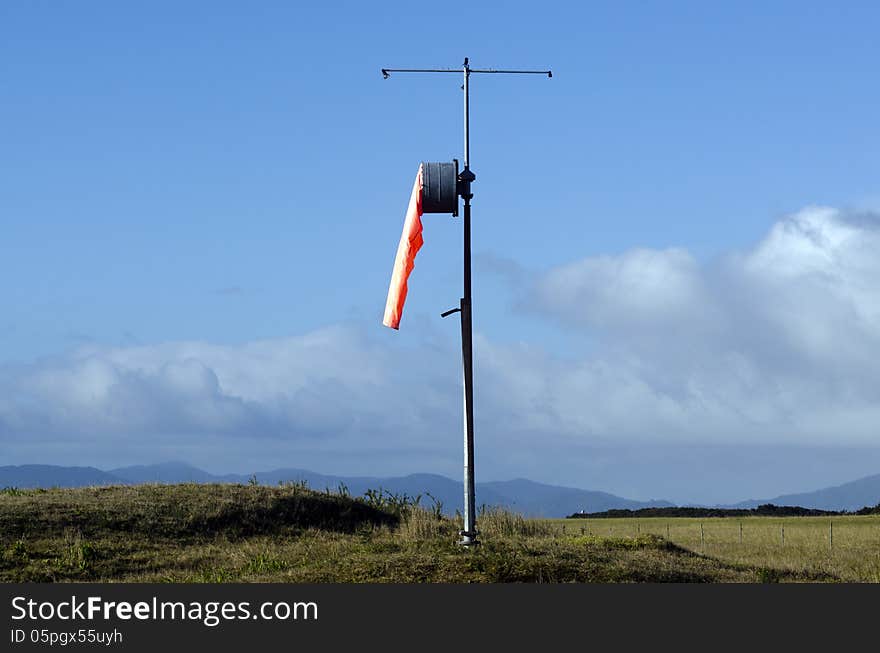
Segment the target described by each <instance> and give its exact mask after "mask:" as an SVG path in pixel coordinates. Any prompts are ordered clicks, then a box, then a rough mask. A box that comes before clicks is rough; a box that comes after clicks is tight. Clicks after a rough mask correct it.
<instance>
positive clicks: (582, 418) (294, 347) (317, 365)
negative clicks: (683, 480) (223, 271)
mask: <svg viewBox="0 0 880 653" xmlns="http://www.w3.org/2000/svg"><path fill="white" fill-rule="evenodd" d="M877 252H880V218H878V216H876V215H871V214H849V213H845V212H842V211H839V210H835V209H831V208H821V207H814V208H807V209H804V210H802V211H800V212H798V213H797V214H794V215H792V216H789V217H787V218H786V219H784V220H781V221H780V222H779V223H777V224H776V225H774V226H773V228H772V229H771V230H770V232H769V233H768V234H767V235H766V236H765V237H764V238H763V239H762V240H761V241H760V242H758V243H757V244H756V245H755V246H754V247H752V248H751V249H749V250H747V251H743V252H730V253H728V254H727V255H725V256H723V257H721V258H720V259H718V260H715V261H712V262H709V263H705V262H700V261H698V260H696V259H695V258H694V257H693V256H692V255H691V254H690V253H689V252H688V251H686V250H684V249H664V250H656V249H633V250H630V251H627V252H624V253H622V254H619V255H613V256H612V255H609V256H599V257H590V258H585V259H582V260H579V261H574V262H571V263H568V264H565V265H561V266H559V267H555V268H553V269H549V270H545V271H543V272H540V273H536V274H531V275H526V283H525V284H523V285H519V286H518V287H517V289H516V291H515V292H517V293H519V295H518V297H517V301H518V302H520V303H522V304H523V305H527V306H530V307H531V308H532V310H534V311H536V314H538V315H540V316H543V317H544V318H546V319H548V320H550V321H552V322H553V323H555V324H557V325H559V326H560V328H562V329H565V330H566V331H567V332H568V334H569V337H572V338H581V337H582V338H584V339H585V340H586V341H588V342H590V343H591V344H590V347H589V353H588V354H585V355H582V356H578V357H574V356H572V357H564V356H558V355H556V356H553V355H550V354H549V353H548V352H547V351H546V350H545V349H544V348H543V347H542V346H541V344H540V343H530V344H516V345H509V344H498V343H495V342H493V341H492V339H491V338H487V337H484V336H482V335H478V336H477V340H476V343H475V352H476V354H475V355H476V375H477V393H478V401H479V403H478V406H477V427H478V429H479V432H480V436H481V447H484V448H486V449H493V448H494V449H496V450H499V451H500V450H502V449H515V448H516V447H518V446H520V447H532V448H534V447H535V446H536V443H539V444H540V446H541V447H550V448H554V450H557V451H563V452H564V451H565V450H566V447H577V446H584V445H597V444H602V443H611V442H613V443H618V444H620V443H630V444H632V446H638V445H639V443H643V444H650V445H656V444H661V443H665V442H676V443H688V442H690V443H699V444H701V445H705V444H712V443H717V444H737V443H750V444H768V445H780V444H810V445H817V444H818V445H823V444H834V445H840V444H852V445H872V444H875V443H876V442H877V440H878V435H880V434H878V425H880V371H878V370H880V368H878V366H877V365H876V363H875V361H876V360H877V359H878V355H880V256H878V255H877ZM377 324H378V323H377ZM376 329H377V332H376V333H372V332H368V331H366V330H365V329H363V328H361V327H358V326H355V325H339V326H331V327H327V328H325V329H321V330H319V331H315V332H312V333H308V334H305V335H300V336H295V337H289V338H282V339H274V340H264V341H258V342H251V343H245V344H238V345H220V344H210V343H203V342H170V343H164V344H157V345H145V346H136V347H95V346H90V347H83V348H80V349H77V350H75V351H73V352H70V353H68V354H65V355H63V356H59V357H55V358H51V359H44V360H40V361H36V362H34V363H32V364H29V365H15V366H11V365H7V366H4V367H0V447H2V448H3V449H5V450H6V451H7V452H15V451H17V450H20V449H22V447H24V446H26V445H27V446H30V447H31V448H32V449H31V450H33V447H39V446H45V447H49V446H50V443H52V446H56V445H58V443H68V444H71V445H76V446H78V447H81V448H83V449H84V450H89V449H90V448H91V449H95V450H97V449H98V448H100V447H106V446H108V443H112V446H114V447H116V448H124V447H126V446H132V445H133V444H134V443H138V446H144V443H145V442H146V443H148V444H149V443H150V442H154V443H157V446H158V444H162V443H164V444H165V445H169V446H171V445H173V444H174V443H178V444H184V443H186V444H190V445H192V446H205V447H211V446H220V445H221V443H222V446H223V447H226V448H228V451H229V453H230V455H233V456H234V455H239V454H240V453H241V452H243V451H246V450H247V448H248V447H253V446H262V447H268V448H269V449H270V450H271V447H272V446H275V445H274V443H282V442H283V443H285V446H291V444H293V445H295V446H301V447H303V448H312V449H321V450H323V451H329V452H343V451H345V452H350V453H351V452H354V453H356V452H360V451H363V452H366V451H370V450H378V449H389V450H390V449H409V450H411V451H424V452H427V453H425V454H424V458H423V460H422V462H419V463H415V464H416V465H418V466H419V467H420V468H423V469H430V468H431V463H430V461H431V460H432V458H431V456H432V455H433V453H431V452H435V451H437V450H438V449H440V448H441V444H442V448H449V442H448V439H449V434H450V433H457V432H458V430H459V429H460V424H461V421H460V420H461V417H460V401H461V398H460V397H461V389H460V371H459V366H458V343H457V341H453V340H450V341H442V342H439V343H438V342H436V341H433V340H430V339H427V338H426V339H425V340H424V341H423V342H421V343H420V344H415V345H406V346H401V345H400V344H399V340H395V339H393V338H390V337H386V334H380V333H378V329H379V327H378V326H377V327H376ZM41 443H45V444H41ZM255 443H257V444H255ZM458 453H459V452H458V450H457V449H456V448H455V447H453V448H452V454H454V455H457V454H458ZM196 462H198V461H196ZM281 464H283V463H281Z"/></svg>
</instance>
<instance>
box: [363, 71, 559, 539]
mask: <svg viewBox="0 0 880 653" xmlns="http://www.w3.org/2000/svg"><path fill="white" fill-rule="evenodd" d="M381 70H382V77H384V78H385V79H388V78H389V77H390V76H391V73H462V74H463V75H464V86H463V89H464V170H463V171H462V172H461V174H459V176H458V182H459V183H458V194H459V195H460V196H461V197H462V199H463V200H464V212H463V217H464V225H463V226H464V289H463V292H462V295H463V297H462V298H461V303H460V304H459V306H460V308H459V309H458V310H459V311H460V312H461V358H462V372H463V376H464V384H463V385H464V529H463V530H462V531H461V532H460V535H461V541H460V542H459V543H460V544H463V545H465V546H471V545H474V544H478V542H477V526H476V501H475V497H474V361H473V316H472V313H471V199H472V198H473V193H472V192H471V183H472V182H473V181H474V180H475V179H476V175H474V173H473V172H472V171H471V168H470V161H471V143H470V88H469V81H470V75H471V73H489V74H513V75H546V76H547V77H553V73H552V72H551V71H549V70H495V69H474V68H471V67H470V65H469V64H468V58H467V57H465V59H464V64H463V66H462V68H460V69H456V68H382V69H381ZM455 310H456V309H452V310H449V311H446V312H445V313H441V315H442V316H443V317H446V316H447V315H450V314H452V313H454V312H455Z"/></svg>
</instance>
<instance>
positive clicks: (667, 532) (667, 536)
mask: <svg viewBox="0 0 880 653" xmlns="http://www.w3.org/2000/svg"><path fill="white" fill-rule="evenodd" d="M666 539H667V540H668V539H669V523H667V524H666Z"/></svg>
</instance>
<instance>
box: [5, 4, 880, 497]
mask: <svg viewBox="0 0 880 653" xmlns="http://www.w3.org/2000/svg"><path fill="white" fill-rule="evenodd" d="M468 18H469V23H468V25H467V26H464V25H462V24H461V21H460V20H458V18H457V16H456V15H455V12H454V8H453V7H452V6H450V8H449V11H447V12H444V13H443V14H442V15H441V12H438V9H437V6H436V5H422V6H419V5H417V4H416V5H413V3H383V4H382V5H381V6H368V5H367V4H366V3H322V4H320V5H317V4H315V5H310V6H300V5H298V4H294V3H260V5H259V7H254V6H253V5H248V4H245V3H220V2H212V3H188V4H187V6H186V7H181V6H180V3H159V2H157V3H150V4H149V5H140V6H134V5H131V4H126V5H121V4H119V3H109V2H106V3H101V2H93V3H88V4H83V3H79V4H75V3H48V2H31V3H21V4H17V5H13V4H11V3H7V4H5V5H3V7H2V8H0V97H2V98H3V101H2V102H0V224H2V226H3V235H2V239H0V261H2V263H0V265H2V268H0V270H2V272H3V274H2V275H0V297H2V298H3V300H2V302H3V303H2V306H3V310H2V312H0V388H2V389H4V390H5V394H4V397H5V399H4V400H2V401H0V447H3V448H5V449H6V452H5V454H4V452H3V449H0V464H2V463H4V462H9V463H23V462H57V463H61V462H65V461H69V462H77V463H81V464H107V465H109V464H136V463H148V462H155V461H159V460H165V459H169V458H174V459H180V458H183V459H187V460H189V461H190V462H192V463H194V464H201V465H203V466H205V467H208V468H213V469H217V470H225V469H229V470H233V469H234V470H236V471H241V472H247V471H250V470H249V469H239V467H240V466H241V465H246V466H251V467H254V468H262V467H270V466H272V463H274V462H279V461H280V462H283V463H284V464H289V465H294V466H295V465H299V466H303V467H311V468H313V469H315V470H316V471H325V472H333V473H347V472H364V473H372V474H384V473H402V472H406V471H436V472H440V473H447V474H450V475H457V474H458V473H459V472H458V470H459V467H460V462H459V461H458V457H459V455H460V444H459V434H458V430H457V429H458V425H459V423H460V422H459V419H460V412H459V411H460V405H459V403H458V395H457V394H456V392H457V390H456V388H457V386H456V384H457V382H458V375H459V370H458V359H457V356H458V354H457V353H456V351H457V346H458V344H457V325H456V324H455V323H454V322H453V321H449V320H447V321H441V320H440V318H439V315H438V314H439V312H440V311H442V310H444V309H446V308H448V307H451V306H453V305H455V304H456V302H457V298H458V297H459V295H460V261H461V254H460V223H459V222H458V221H456V220H452V219H450V218H447V217H445V216H426V219H425V222H426V229H425V241H426V244H425V247H424V249H423V250H422V252H421V253H420V254H419V258H418V260H417V265H416V270H415V272H414V273H413V276H412V278H411V282H410V297H409V300H408V303H407V307H406V311H405V314H404V319H403V323H402V326H401V331H400V332H399V333H396V332H392V331H390V330H386V329H383V328H382V327H381V325H380V322H381V315H382V310H383V307H384V298H385V293H386V291H387V284H388V278H389V275H390V269H391V262H392V260H393V256H394V252H395V249H396V244H397V239H398V238H399V234H400V227H401V223H402V220H403V212H404V209H405V207H406V201H407V199H408V194H409V189H410V186H411V184H412V178H413V176H414V174H415V170H416V167H417V165H418V162H419V161H420V160H448V159H450V158H452V157H454V156H458V157H460V156H461V93H460V90H459V88H458V86H459V83H460V82H459V79H458V78H456V77H453V76H449V77H446V76H424V77H417V76H404V75H398V76H394V77H392V78H391V79H390V80H386V81H383V80H382V78H381V75H380V74H379V69H380V68H381V67H409V66H417V67H421V66H432V67H433V66H437V67H446V66H450V67H452V66H458V65H460V63H461V60H462V58H463V56H465V55H467V56H469V57H470V58H471V62H472V64H473V65H474V66H478V67H513V68H519V67H528V68H533V67H534V68H548V67H549V68H552V69H553V71H554V77H553V79H552V80H547V79H543V78H540V77H534V78H531V77H524V78H508V77H500V78H499V77H494V76H481V77H475V78H474V79H473V84H472V119H471V125H472V132H473V133H472V146H471V147H472V165H473V168H474V170H475V172H476V174H477V183H476V185H475V188H474V190H475V193H476V198H475V201H474V252H475V273H476V277H475V286H474V295H475V320H476V325H475V328H476V330H477V332H478V341H477V346H478V351H477V354H476V356H477V371H476V374H477V401H478V402H480V401H482V402H483V407H482V409H481V407H480V404H479V403H478V408H477V411H478V427H479V430H478V438H479V437H482V438H483V443H482V444H478V455H480V456H483V460H484V461H485V462H484V463H483V467H482V469H483V470H485V471H484V478H487V479H488V478H509V477H514V476H530V477H532V478H536V479H538V480H544V481H548V482H560V483H563V482H564V483H568V484H572V485H580V486H582V487H595V488H597V489H606V490H609V491H619V492H626V493H629V495H630V496H636V497H646V496H655V497H656V496H661V495H663V496H668V497H671V498H684V497H688V498H699V499H706V498H707V497H715V498H718V499H719V500H721V499H727V498H729V499H731V500H732V499H738V498H746V496H755V495H756V494H759V493H760V492H762V491H766V492H768V493H771V492H773V491H776V490H778V491H779V492H783V491H789V490H792V491H794V490H798V489H810V488H812V487H814V486H817V485H821V484H823V483H825V482H828V483H830V482H835V481H844V480H849V478H851V477H853V476H856V475H860V474H867V473H872V472H877V471H880V449H878V448H877V447H875V439H874V438H873V437H872V434H873V433H874V432H875V431H876V429H875V426H876V424H877V422H876V419H875V418H876V417H877V415H875V413H874V412H873V405H874V399H875V397H874V396H873V394H872V392H873V391H869V390H868V388H869V386H872V385H873V384H874V383H875V381H877V379H875V378H874V376H873V372H872V371H871V370H870V369H867V368H865V367H864V361H866V360H870V359H871V358H872V357H876V354H877V353H878V342H880V340H878V339H880V330H878V327H880V321H878V313H877V311H876V310H875V307H876V306H878V305H880V297H878V294H877V293H876V292H875V291H874V290H873V289H872V286H871V278H872V273H873V272H874V271H875V270H874V264H873V260H872V257H871V254H870V248H869V247H868V246H869V245H871V244H873V243H875V242H877V241H876V239H877V233H876V232H877V220H876V219H875V218H876V213H875V212H876V210H877V209H878V208H880V207H878V204H880V192H878V185H877V179H876V170H877V169H878V168H880V131H878V130H877V129H876V116H877V113H878V99H880V98H878V95H880V91H878V89H877V85H876V84H875V83H873V79H874V77H875V74H876V64H877V60H878V48H877V45H876V29H875V26H876V25H877V24H878V19H880V10H878V9H877V8H876V6H875V5H874V4H872V3H847V4H846V5H844V6H835V5H830V4H827V3H803V2H799V3H793V2H792V3H783V2H777V3H736V4H735V5H734V4H731V5H729V6H727V7H722V6H716V4H714V3H713V4H711V5H710V4H707V3H556V4H554V3H542V4H540V5H536V4H534V3H527V4H521V3H495V4H492V3H475V6H474V7H473V9H472V10H471V11H470V13H469V16H468ZM817 234H818V236H817ZM786 302H791V303H790V305H788V304H786ZM776 309H779V310H776ZM783 309H784V310H783ZM817 325H819V326H817ZM186 343H189V344H186ZM481 345H482V347H483V350H482V353H481V352H480V351H479V347H480V346H481ZM254 352H258V353H254ZM255 357H256V358H255ZM330 359H333V362H332V364H328V360H330ZM258 361H270V362H274V363H276V364H277V365H278V370H276V371H273V369H274V368H271V365H270V363H269V362H266V364H265V365H260V364H258ZM279 361H281V362H279ZM719 361H720V362H719ZM356 365H361V369H360V370H359V374H360V373H362V374H363V375H364V377H363V378H361V377H360V376H358V375H357V374H353V372H352V367H353V366H356ZM291 369H298V370H300V373H299V375H298V376H296V375H294V376H290V374H291V372H290V370H291ZM367 370H369V371H370V374H367ZM331 371H332V373H331ZM481 377H482V381H483V388H484V390H483V391H482V392H483V394H482V396H481V394H480V392H481V389H480V381H481ZM731 377H735V378H736V379H738V382H737V383H736V384H731V385H730V386H728V385H726V384H725V381H726V380H729V379H730V378H731ZM558 379H568V382H567V383H566V385H565V387H564V388H560V387H556V386H555V385H554V383H555V382H556V381H557V380H558ZM245 380H246V381H247V382H245ZM496 381H497V382H496ZM90 384H91V385H90ZM127 384H128V385H127ZM491 384H494V385H491ZM401 385H405V386H406V388H405V391H404V392H402V393H401V394H400V395H397V394H396V393H397V389H398V388H399V386H401ZM257 387H259V388H260V389H259V390H256V389H255V388H257ZM84 388H86V389H88V388H93V391H89V392H85V391H84V390H83V389H84ZM634 388H640V389H641V390H639V392H642V391H644V393H645V395H644V396H642V395H641V394H639V392H636V391H635V390H633V389H634ZM705 388H711V389H712V391H711V393H710V394H711V395H712V396H711V398H708V399H707V396H708V395H707V392H709V391H708V390H706V389H705ZM627 389H628V390H627ZM200 393H201V394H200ZM566 393H570V394H571V397H569V398H567V399H565V400H564V401H563V400H562V399H561V398H562V397H565V396H566ZM496 394H497V396H495V395H496ZM194 397H201V398H202V399H204V400H205V401H206V402H207V403H206V404H205V406H204V407H203V408H204V410H203V411H201V412H198V414H193V411H192V410H189V409H186V410H184V407H186V406H190V407H191V406H193V405H195V403H197V402H195V400H194V399H193V398H194ZM505 397H506V398H507V399H505ZM645 397H648V398H649V399H646V398H645ZM768 397H771V398H772V399H767V398H768ZM514 400H516V401H517V410H513V407H511V406H510V405H508V404H507V403H506V401H514ZM765 400H766V401H765ZM96 402H97V403H96ZM194 402H195V403H194ZM591 402H597V404H596V406H595V409H594V407H593V404H591ZM627 402H632V403H627ZM646 402H647V403H646ZM651 402H654V403H651ZM765 403H766V405H765ZM402 404H403V405H405V408H401V405H402ZM654 404H656V405H654ZM218 406H220V407H221V408H218ZM524 406H527V407H528V408H527V409H526V408H524ZM609 406H619V410H618V411H617V412H614V411H611V412H609V413H608V414H603V413H602V410H600V408H603V409H607V408H608V407H609ZM652 406H653V407H652ZM816 406H821V408H822V409H821V410H819V409H818V408H816ZM227 409H228V410H230V411H233V413H234V416H230V414H229V413H226V412H223V411H225V410H227ZM808 409H809V410H812V411H813V412H809V411H808ZM238 410H241V411H243V412H242V413H241V414H240V413H239V412H236V411H238ZM398 410H404V412H407V411H408V412H407V415H408V417H407V419H406V420H402V418H400V417H399V416H398V417H395V418H394V419H391V418H390V417H389V414H390V413H394V412H395V411H398ZM218 411H219V412H218ZM579 411H583V414H582V415H581V414H579ZM481 413H482V415H481ZM597 414H598V415H599V416H598V417H597ZM634 414H635V415H641V416H642V418H643V419H641V420H635V421H633V420H631V419H629V417H630V416H632V415H634ZM341 415H344V416H345V417H346V419H344V420H343V423H340V421H339V420H340V419H341V417H340V416H341ZM224 416H225V418H224ZM538 416H541V419H538ZM624 417H626V419H624ZM388 429H396V430H400V429H404V430H408V431H407V432H410V430H411V432H412V433H417V434H418V435H417V436H416V435H413V436H412V437H411V438H409V439H408V438H407V437H403V436H402V435H401V434H399V433H397V434H395V435H394V437H391V436H389V435H388ZM257 431H259V432H260V433H269V432H271V433H272V436H271V437H270V438H269V440H268V441H267V439H266V437H268V436H264V435H260V434H258V433H257ZM342 431H345V432H346V433H347V435H345V436H342V435H340V433H341V432H342ZM520 431H521V432H520ZM537 443H540V444H537ZM761 447H768V449H767V451H770V452H771V453H769V454H767V455H768V456H769V457H770V459H772V460H777V461H778V464H779V466H785V465H786V464H788V465H789V467H791V469H788V468H786V469H788V471H785V472H780V473H779V474H774V475H768V474H767V473H766V472H765V471H756V470H757V468H758V467H759V466H756V465H755V464H754V460H758V459H761V460H765V459H766V457H765V456H764V454H763V453H761V452H762V451H764V449H761ZM816 447H818V448H819V450H821V451H832V452H833V453H831V454H827V455H825V454H819V455H820V456H821V457H824V458H825V459H826V460H829V463H828V466H827V467H825V468H820V469H819V471H820V472H822V471H823V470H824V473H818V474H817V470H816V469H814V468H809V471H807V469H808V467H809V466H808V465H803V464H800V463H798V464H793V463H787V462H786V461H794V460H812V459H813V458H812V457H811V456H812V454H811V453H810V452H812V451H814V450H815V448H816ZM597 448H598V449H597ZM704 449H705V451H709V452H716V451H724V452H728V451H733V452H734V455H733V456H731V455H728V454H725V455H717V454H716V453H707V454H706V455H705V456H704V457H703V458H699V460H703V461H715V462H714V463H712V462H706V463H705V464H706V465H708V466H709V467H708V468H709V469H712V465H713V464H714V465H715V466H716V467H717V468H718V469H716V472H717V474H719V475H721V476H723V473H722V470H721V469H720V468H721V467H724V466H725V465H726V466H727V468H728V469H727V473H728V476H729V478H727V477H725V478H726V480H725V481H724V483H723V485H722V486H717V487H710V485H711V483H710V484H707V483H704V482H701V481H698V480H697V479H695V480H693V482H691V483H690V484H688V483H687V482H686V481H685V480H681V479H673V478H671V476H679V477H680V476H682V474H679V473H675V474H672V473H669V472H666V473H664V472H663V471H662V469H658V466H657V465H656V464H655V463H656V459H657V457H658V456H659V457H661V458H663V457H665V458H666V459H675V460H681V459H683V458H684V457H687V456H696V455H697V454H695V453H694V452H699V451H703V450H704ZM597 450H601V451H602V452H606V453H604V454H603V455H598V454H596V453H595V452H596V451H597ZM551 452H552V453H551ZM579 452H580V453H579ZM640 452H645V453H644V455H642V454H641V453H640ZM663 452H665V453H663ZM772 452H775V453H772ZM4 458H5V459H6V461H4ZM731 459H733V461H734V462H731ZM831 460H834V461H836V462H834V463H833V464H832V463H831V462H830V461H831ZM597 461H604V462H597ZM719 461H725V462H724V463H723V464H722V462H719ZM736 461H740V462H739V463H737V462H736ZM694 464H700V463H694ZM737 465H739V466H738V467H737ZM731 466H733V467H735V468H736V470H738V471H732V470H733V467H731ZM660 467H662V466H660ZM670 469H671V468H670ZM479 472H480V469H478V473H479ZM685 476H686V474H685ZM664 492H665V493H666V494H664ZM673 495H675V496H673Z"/></svg>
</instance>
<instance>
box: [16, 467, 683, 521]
mask: <svg viewBox="0 0 880 653" xmlns="http://www.w3.org/2000/svg"><path fill="white" fill-rule="evenodd" d="M253 476H256V479H257V482H258V483H260V484H263V485H277V484H278V483H284V482H288V481H305V482H306V483H307V484H308V486H309V487H310V488H312V489H316V490H324V489H331V490H340V489H341V488H343V487H344V488H345V489H346V490H347V491H348V492H349V493H350V494H351V495H352V496H361V495H363V494H364V492H366V491H367V490H370V489H374V490H375V489H379V488H382V489H385V490H387V491H389V492H392V493H395V494H407V495H409V496H418V495H421V496H422V504H423V505H428V506H430V505H432V503H433V501H439V502H440V503H441V504H442V506H443V511H444V512H446V513H447V514H453V513H454V512H455V511H456V510H460V508H461V504H462V487H461V482H460V481H454V480H452V479H450V478H447V477H445V476H439V475H437V474H410V475H408V476H399V477H390V478H382V477H378V476H376V477H374V476H333V475H327V474H318V473H316V472H311V471H308V470H304V469H296V468H282V469H275V470H271V471H268V472H258V473H257V474H255V475H253ZM251 477H252V475H251V474H224V475H216V474H211V473H209V472H206V471H204V470H201V469H199V468H197V467H193V466H192V465H188V464H186V463H181V462H170V463H161V464H157V465H136V466H132V467H120V468H117V469H112V470H109V471H107V472H105V471H101V470H99V469H95V468H93V467H56V466H52V465H22V466H18V467H14V466H13V467H0V488H2V487H5V486H12V487H20V488H33V487H54V486H58V487H79V486H86V485H110V484H140V483H184V482H195V483H247V482H248V481H249V480H250V479H251ZM476 493H477V503H478V505H484V504H485V505H487V506H504V507H508V508H511V509H513V510H516V511H517V512H521V513H523V514H525V515H529V516H543V517H565V516H566V515H570V514H571V513H573V512H578V511H581V510H589V511H591V512H601V511H603V510H610V509H614V508H621V509H630V510H638V509H640V508H648V507H653V506H672V505H673V504H671V503H669V502H668V501H633V500H631V499H625V498H622V497H618V496H615V495H613V494H608V493H607V492H597V491H592V490H582V489H578V488H569V487H560V486H555V485H546V484H543V483H536V482H534V481H529V480H527V479H516V480H512V481H493V482H489V483H477V486H476ZM429 495H430V496H429Z"/></svg>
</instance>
